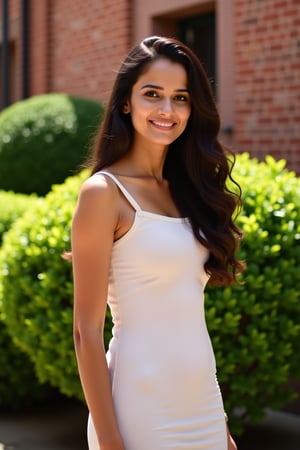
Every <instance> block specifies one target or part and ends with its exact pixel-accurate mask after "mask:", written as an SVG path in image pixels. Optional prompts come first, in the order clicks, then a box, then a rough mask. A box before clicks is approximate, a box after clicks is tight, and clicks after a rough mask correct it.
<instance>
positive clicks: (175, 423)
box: [88, 172, 227, 450]
mask: <svg viewBox="0 0 300 450" xmlns="http://www.w3.org/2000/svg"><path fill="white" fill-rule="evenodd" d="M101 173H105V172H101ZM106 175H107V176H109V177H111V178H112V179H114V181H115V182H116V184H117V185H118V186H119V188H120V189H121V191H122V192H123V194H124V195H125V197H126V198H127V199H128V201H129V203H131V205H132V206H133V208H134V209H135V210H136V212H135V220H134V223H133V225H132V227H131V229H130V230H129V231H128V232H127V233H126V234H125V235H124V236H123V237H122V238H121V239H119V240H118V241H116V242H115V243H114V246H113V251H112V257H111V267H110V278H109V293H108V304H109V307H110V309H111V313H112V317H113V323H114V327H113V337H112V340H111V342H110V345H109V351H108V353H107V360H108V366H109V371H110V375H111V384H112V396H113V402H114V406H115V411H116V415H117V420H118V424H119V428H120V431H121V434H122V437H123V440H124V444H125V448H126V450H160V449H172V450H190V449H197V450H227V437H226V424H225V420H224V409H223V402H222V397H221V394H220V390H219V386H218V382H217V380H216V366H215V358H214V353H213V349H212V345H211V341H210V338H209V335H208V332H207V328H206V323H205V316H204V293H203V290H204V287H205V284H206V282H207V274H206V273H205V271H204V263H205V261H206V260H207V258H208V251H207V249H205V248H204V247H203V246H202V245H201V244H200V243H199V242H198V241H197V240H196V239H195V237H194V235H193V233H192V229H191V226H190V224H189V222H188V220H187V219H182V218H173V217H167V216H163V215H159V214H154V213H151V212H147V211H143V210H141V208H140V207H139V205H138V204H137V203H136V202H135V200H134V199H133V198H132V196H131V195H130V194H129V193H128V192H127V190H126V189H125V188H124V186H122V185H121V183H120V181H119V180H118V179H117V178H116V177H114V176H113V175H111V174H109V173H106ZM99 407H100V408H101V405H99ZM88 439H89V449H90V450H99V446H98V444H97V439H96V435H95V430H94V426H93V423H92V419H91V417H90V418H89V425H88Z"/></svg>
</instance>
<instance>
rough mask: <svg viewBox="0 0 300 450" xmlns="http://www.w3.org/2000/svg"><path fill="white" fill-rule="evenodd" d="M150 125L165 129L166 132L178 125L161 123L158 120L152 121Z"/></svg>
mask: <svg viewBox="0 0 300 450" xmlns="http://www.w3.org/2000/svg"><path fill="white" fill-rule="evenodd" d="M150 123H151V124H152V125H154V126H155V127H158V128H163V129H165V130H170V129H172V128H173V127H174V126H175V125H176V124H175V123H174V122H160V121H158V120H150Z"/></svg>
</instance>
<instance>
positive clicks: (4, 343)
mask: <svg viewBox="0 0 300 450" xmlns="http://www.w3.org/2000/svg"><path fill="white" fill-rule="evenodd" d="M37 201H38V200H37V198H36V197H34V196H30V197H29V196H26V195H22V194H14V193H13V192H5V191H0V246H1V242H2V236H3V234H4V232H6V231H8V229H9V228H10V226H11V225H12V223H13V222H14V221H15V220H16V219H17V218H18V217H21V216H22V214H23V213H24V212H25V211H26V210H28V209H29V208H30V207H31V206H32V205H33V204H35V203H36V202H37ZM0 291H1V285H0ZM0 348H1V352H0V367H1V370H0V408H9V409H13V408H18V407H20V406H27V405H31V404H32V403H33V402H34V403H35V402H37V401H40V400H43V399H44V398H45V397H46V396H48V394H49V387H48V386H41V385H40V383H39V382H38V380H37V377H36V376H35V371H34V366H33V363H32V362H31V361H30V360H29V358H28V356H27V355H25V354H24V353H23V352H21V350H20V349H19V348H18V347H17V346H16V345H15V344H14V343H13V341H12V338H11V336H10V334H9V333H8V330H7V328H6V325H5V315H4V314H3V311H2V307H1V301H0Z"/></svg>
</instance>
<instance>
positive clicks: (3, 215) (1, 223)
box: [0, 191, 37, 246]
mask: <svg viewBox="0 0 300 450" xmlns="http://www.w3.org/2000/svg"><path fill="white" fill-rule="evenodd" d="M36 201H37V197H35V196H34V195H24V194H15V193H14V192H6V191H0V246H1V243H2V236H3V234H4V233H5V231H7V230H8V229H9V228H10V226H11V224H12V223H13V222H15V220H16V219H17V218H18V217H20V216H22V215H23V213H24V212H25V211H26V210H27V209H29V208H30V206H31V205H33V204H34V203H35V202H36Z"/></svg>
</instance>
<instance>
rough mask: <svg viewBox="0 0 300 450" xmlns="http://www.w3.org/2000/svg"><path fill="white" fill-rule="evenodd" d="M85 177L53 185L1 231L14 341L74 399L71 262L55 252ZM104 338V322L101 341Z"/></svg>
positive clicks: (66, 241) (65, 243) (43, 376)
mask: <svg viewBox="0 0 300 450" xmlns="http://www.w3.org/2000/svg"><path fill="white" fill-rule="evenodd" d="M86 176H87V173H86V172H85V171H84V172H82V173H81V174H80V175H78V176H75V177H71V178H69V179H67V180H66V182H65V183H64V184H63V185H56V186H54V187H53V190H52V192H50V193H49V194H48V195H47V196H46V197H45V198H44V199H42V201H40V202H39V204H38V205H37V206H36V207H34V206H33V207H32V208H31V209H30V211H28V213H25V215H24V216H23V217H22V218H21V219H19V220H18V221H17V222H16V223H15V224H14V226H13V227H12V229H11V230H10V231H9V232H8V233H6V235H5V237H4V242H3V250H2V258H1V272H2V285H3V294H2V299H3V304H4V310H5V313H6V323H7V325H8V327H9V329H10V330H11V333H12V335H13V337H14V339H15V341H16V342H17V343H18V345H19V346H20V348H21V349H22V350H23V351H25V352H26V353H27V354H28V355H29V357H30V359H31V360H32V361H33V362H34V365H35V370H36V373H37V375H38V378H39V380H40V381H41V382H46V381H48V382H49V383H50V384H51V385H53V386H57V387H59V389H60V390H61V392H62V393H64V394H67V395H71V396H76V397H77V398H82V392H81V387H80V383H79V379H78V372H77V366H76V361H75V356H74V346H73V338H72V307H73V287H72V267H71V264H70V263H69V262H66V261H65V260H63V259H62V258H61V254H62V253H63V252H64V251H65V250H68V249H69V248H70V222H71V217H72V214H73V212H74V207H75V203H76V199H77V196H78V192H79V188H80V185H81V183H82V181H83V179H84V177H86ZM0 277H1V275H0ZM16 279H17V280H18V282H17V283H14V280H16ZM0 282H1V278H0ZM109 337H110V326H109V325H107V333H106V344H107V342H108V339H109Z"/></svg>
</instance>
